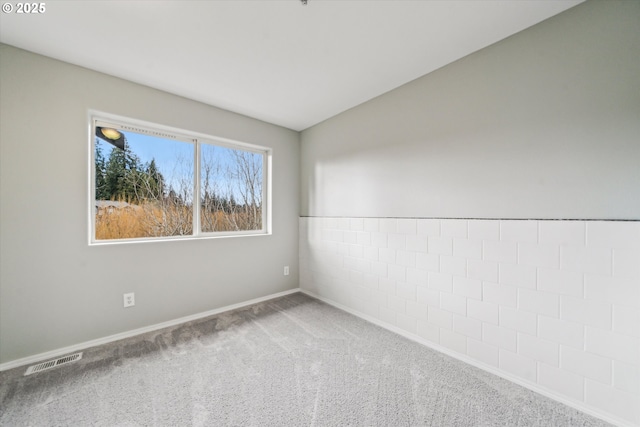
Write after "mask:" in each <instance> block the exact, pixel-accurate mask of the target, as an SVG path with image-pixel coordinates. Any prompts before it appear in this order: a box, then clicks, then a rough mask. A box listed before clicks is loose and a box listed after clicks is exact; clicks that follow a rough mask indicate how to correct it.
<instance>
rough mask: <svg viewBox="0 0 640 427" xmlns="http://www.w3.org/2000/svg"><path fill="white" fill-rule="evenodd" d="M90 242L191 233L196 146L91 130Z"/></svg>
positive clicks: (127, 132)
mask: <svg viewBox="0 0 640 427" xmlns="http://www.w3.org/2000/svg"><path fill="white" fill-rule="evenodd" d="M94 149H95V205H96V210H95V239H96V240H111V239H131V238H144V237H162V236H185V235H192V234H193V190H194V178H193V176H194V170H193V159H194V150H195V144H193V143H189V142H183V141H176V140H173V139H166V138H161V137H157V136H150V135H146V134H142V133H136V132H132V131H124V130H122V129H119V128H106V127H99V126H98V127H96V136H95V146H94Z"/></svg>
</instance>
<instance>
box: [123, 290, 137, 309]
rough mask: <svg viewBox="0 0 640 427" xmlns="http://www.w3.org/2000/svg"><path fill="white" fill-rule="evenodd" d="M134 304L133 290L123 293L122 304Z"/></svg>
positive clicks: (131, 305) (130, 305) (129, 305)
mask: <svg viewBox="0 0 640 427" xmlns="http://www.w3.org/2000/svg"><path fill="white" fill-rule="evenodd" d="M134 305H136V294H134V293H133V292H131V293H129V294H124V306H125V308H126V307H133V306H134Z"/></svg>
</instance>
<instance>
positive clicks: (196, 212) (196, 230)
mask: <svg viewBox="0 0 640 427" xmlns="http://www.w3.org/2000/svg"><path fill="white" fill-rule="evenodd" d="M194 142H195V144H196V149H195V150H194V154H193V156H194V159H193V162H194V168H193V173H194V177H193V181H194V185H193V192H194V194H193V235H194V236H199V235H200V234H201V230H200V215H201V212H200V208H201V206H200V191H201V190H200V140H198V139H194Z"/></svg>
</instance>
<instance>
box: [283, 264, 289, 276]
mask: <svg viewBox="0 0 640 427" xmlns="http://www.w3.org/2000/svg"><path fill="white" fill-rule="evenodd" d="M284 275H285V276H288V275H289V266H288V265H285V266H284Z"/></svg>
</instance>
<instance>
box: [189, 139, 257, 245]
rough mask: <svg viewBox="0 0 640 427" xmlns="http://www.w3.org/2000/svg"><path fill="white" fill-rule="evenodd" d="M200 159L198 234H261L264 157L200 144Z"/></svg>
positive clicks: (248, 152) (253, 153)
mask: <svg viewBox="0 0 640 427" xmlns="http://www.w3.org/2000/svg"><path fill="white" fill-rule="evenodd" d="M200 157H201V161H200V204H201V211H200V223H201V224H200V227H201V229H202V231H203V232H217V231H247V230H261V229H262V179H263V174H262V172H263V171H262V167H263V162H264V158H265V154H264V153H255V152H251V151H243V150H240V149H234V148H227V147H221V146H217V145H212V144H201V146H200Z"/></svg>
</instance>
